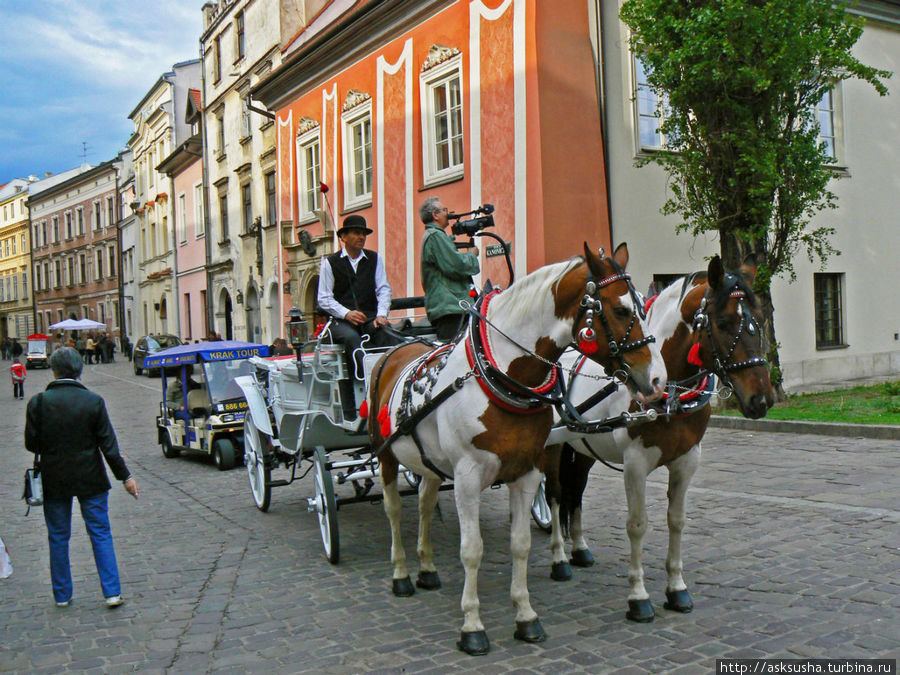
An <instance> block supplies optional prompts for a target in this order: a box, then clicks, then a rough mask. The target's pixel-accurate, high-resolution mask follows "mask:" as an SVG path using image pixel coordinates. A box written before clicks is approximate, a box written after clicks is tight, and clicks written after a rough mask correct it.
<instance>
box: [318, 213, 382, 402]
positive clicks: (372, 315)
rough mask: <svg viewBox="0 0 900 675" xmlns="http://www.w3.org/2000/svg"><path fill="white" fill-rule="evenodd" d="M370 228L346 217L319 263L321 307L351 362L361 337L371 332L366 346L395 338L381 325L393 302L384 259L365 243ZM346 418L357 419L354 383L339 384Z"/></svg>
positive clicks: (351, 364) (358, 363)
mask: <svg viewBox="0 0 900 675" xmlns="http://www.w3.org/2000/svg"><path fill="white" fill-rule="evenodd" d="M368 234H372V230H371V229H369V227H367V225H366V219H365V218H363V217H362V216H359V215H352V216H347V217H346V218H344V223H343V225H342V226H341V228H340V229H339V230H338V231H337V235H338V237H339V238H340V240H341V243H342V244H343V248H342V249H341V250H340V251H339V252H338V253H333V254H331V255H330V256H327V257H324V258H322V265H321V267H320V268H319V293H318V297H317V300H318V303H319V307H321V308H322V310H324V311H325V312H327V313H328V314H330V315H331V316H332V318H333V321H332V322H331V329H330V330H331V335H332V337H333V338H334V341H335V342H338V343H341V344H343V345H344V349H345V351H346V354H347V366H348V367H350V368H353V367H354V359H353V358H352V356H353V352H354V351H355V350H356V349H357V348H358V347H359V345H360V342H361V339H362V336H363V335H368V336H370V341H369V342H368V346H369V347H388V346H390V345H393V344H396V343H397V340H396V339H395V338H394V337H393V336H391V335H389V334H388V333H387V331H385V330H384V327H385V326H387V325H388V320H387V314H388V310H389V309H390V307H391V287H390V284H388V280H387V274H386V273H385V271H384V261H383V260H382V259H381V256H379V255H378V254H377V253H375V251H371V250H369V249H367V248H364V246H365V244H366V235H368ZM355 370H356V376H357V377H358V378H360V379H361V378H362V377H363V371H362V360H361V358H360V359H357V361H356V362H355ZM340 387H341V401H342V403H343V407H344V417H345V419H355V418H356V404H355V398H354V396H353V388H352V382H350V381H347V380H345V381H343V382H341V383H340Z"/></svg>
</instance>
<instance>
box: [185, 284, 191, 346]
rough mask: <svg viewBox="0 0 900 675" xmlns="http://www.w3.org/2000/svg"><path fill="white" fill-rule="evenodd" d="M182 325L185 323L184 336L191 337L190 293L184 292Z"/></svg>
mask: <svg viewBox="0 0 900 675" xmlns="http://www.w3.org/2000/svg"><path fill="white" fill-rule="evenodd" d="M184 325H185V331H184V332H185V337H186V339H188V340H190V339H191V294H190V293H185V294H184Z"/></svg>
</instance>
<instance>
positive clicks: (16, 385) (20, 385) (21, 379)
mask: <svg viewBox="0 0 900 675" xmlns="http://www.w3.org/2000/svg"><path fill="white" fill-rule="evenodd" d="M9 374H10V375H11V376H12V383H13V398H20V399H24V398H25V377H26V376H27V375H28V373H27V372H26V371H25V366H24V365H22V364H21V363H19V362H18V361H13V364H12V365H11V366H10V367H9Z"/></svg>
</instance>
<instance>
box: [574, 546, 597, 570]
mask: <svg viewBox="0 0 900 675" xmlns="http://www.w3.org/2000/svg"><path fill="white" fill-rule="evenodd" d="M570 562H571V563H572V564H573V565H575V567H590V566H591V565H593V564H594V556H593V555H591V552H590V550H589V549H586V548H582V549H579V550H577V551H572V560H571V561H570Z"/></svg>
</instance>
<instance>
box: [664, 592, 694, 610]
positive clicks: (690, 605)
mask: <svg viewBox="0 0 900 675" xmlns="http://www.w3.org/2000/svg"><path fill="white" fill-rule="evenodd" d="M663 607H665V608H666V609H671V610H672V611H673V612H681V613H682V614H687V613H688V612H690V611H691V610H693V609H694V601H693V600H691V594H690V593H689V592H688V590H687V589H684V590H683V591H668V590H667V591H666V604H664V605H663Z"/></svg>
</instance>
